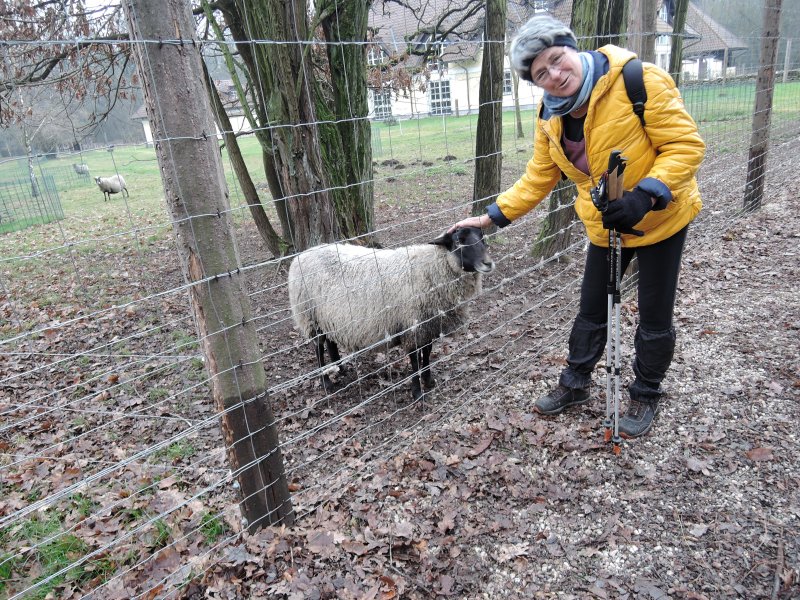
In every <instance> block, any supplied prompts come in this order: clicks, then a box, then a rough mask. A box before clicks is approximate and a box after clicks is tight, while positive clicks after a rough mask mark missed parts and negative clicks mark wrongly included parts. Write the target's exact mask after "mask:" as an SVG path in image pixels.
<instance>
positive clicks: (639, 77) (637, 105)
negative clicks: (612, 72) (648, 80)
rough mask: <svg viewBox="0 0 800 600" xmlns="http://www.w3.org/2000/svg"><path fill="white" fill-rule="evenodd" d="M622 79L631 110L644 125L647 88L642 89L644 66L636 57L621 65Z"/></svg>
mask: <svg viewBox="0 0 800 600" xmlns="http://www.w3.org/2000/svg"><path fill="white" fill-rule="evenodd" d="M622 79H623V80H624V81H625V91H626V92H628V98H629V99H630V101H631V104H632V105H633V112H634V113H635V114H636V116H637V117H639V121H641V123H642V127H644V105H645V103H646V102H647V90H645V89H644V67H642V61H641V60H639V59H638V58H632V59H631V60H629V61H628V62H626V63H625V65H624V66H623V67H622Z"/></svg>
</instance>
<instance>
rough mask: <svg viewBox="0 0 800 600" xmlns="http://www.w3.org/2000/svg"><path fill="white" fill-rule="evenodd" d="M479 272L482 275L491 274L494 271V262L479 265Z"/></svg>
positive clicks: (484, 262) (487, 261)
mask: <svg viewBox="0 0 800 600" xmlns="http://www.w3.org/2000/svg"><path fill="white" fill-rule="evenodd" d="M478 271H480V272H481V273H491V272H492V271H494V261H493V260H484V261H483V262H481V264H480V265H478Z"/></svg>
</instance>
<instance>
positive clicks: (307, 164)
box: [227, 0, 338, 251]
mask: <svg viewBox="0 0 800 600" xmlns="http://www.w3.org/2000/svg"><path fill="white" fill-rule="evenodd" d="M227 8H228V9H230V8H231V7H230V6H228V7H227ZM234 8H235V10H234V12H232V13H229V14H230V15H231V18H232V19H233V20H236V19H238V22H236V23H235V24H231V31H232V33H233V34H234V36H236V35H243V36H244V38H245V39H238V40H237V41H239V42H240V43H239V44H238V48H239V49H240V52H241V49H242V47H244V46H250V47H249V49H248V50H247V51H246V53H245V54H244V55H243V56H242V57H243V59H244V60H245V64H248V61H249V64H250V65H251V66H250V69H251V78H253V79H254V80H255V81H256V83H257V85H255V86H254V89H255V90H256V94H257V97H258V102H259V103H260V107H259V108H258V114H259V120H260V125H261V126H262V127H268V128H269V129H270V135H269V138H268V139H267V137H266V136H262V137H261V138H260V140H262V141H261V143H262V147H264V148H265V151H266V152H267V153H268V154H269V156H270V157H271V158H272V159H273V161H274V169H275V175H276V178H277V180H278V182H279V184H280V188H281V191H282V193H283V196H282V199H283V200H285V202H286V214H287V215H288V217H289V223H288V231H284V232H283V235H284V238H286V239H287V240H289V241H290V242H291V243H292V246H293V247H294V250H296V251H301V250H305V249H306V248H309V247H311V246H315V245H317V244H320V243H323V242H330V241H333V240H334V239H336V237H337V235H338V227H337V223H336V214H335V209H334V205H333V201H332V198H331V194H330V183H329V180H328V178H327V174H326V169H325V165H324V162H323V159H322V154H321V144H322V142H321V140H320V136H319V129H318V118H317V113H316V103H315V98H314V92H313V89H314V80H313V73H312V57H311V55H310V52H308V51H307V49H308V45H307V44H305V43H304V42H307V41H308V40H309V35H308V23H307V19H306V16H305V15H306V12H307V11H306V9H307V6H306V3H305V1H304V0H290V1H287V2H284V1H282V0H264V1H262V2H247V1H246V0H236V1H235V2H234ZM259 39H267V40H271V41H274V42H278V43H270V44H249V43H247V42H249V41H250V40H259ZM267 143H271V146H267V145H266V144H267Z"/></svg>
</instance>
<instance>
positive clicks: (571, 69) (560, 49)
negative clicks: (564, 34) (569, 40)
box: [531, 46, 583, 98]
mask: <svg viewBox="0 0 800 600" xmlns="http://www.w3.org/2000/svg"><path fill="white" fill-rule="evenodd" d="M531 79H532V80H533V83H534V84H536V85H538V86H539V87H540V88H542V89H543V90H544V91H545V92H547V93H548V94H550V95H551V96H558V97H560V98H566V97H567V96H572V95H573V94H576V93H577V92H578V90H579V89H580V87H581V83H582V81H583V66H582V65H581V58H580V56H579V55H578V52H577V51H576V50H574V49H573V48H570V47H569V46H550V47H549V48H548V49H547V50H545V51H544V52H542V53H541V54H540V55H539V56H537V57H536V58H535V59H534V60H533V63H531Z"/></svg>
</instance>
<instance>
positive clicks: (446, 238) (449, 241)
mask: <svg viewBox="0 0 800 600" xmlns="http://www.w3.org/2000/svg"><path fill="white" fill-rule="evenodd" d="M429 243H431V244H433V245H435V246H444V247H445V248H447V249H448V250H452V249H453V248H454V247H455V242H454V240H453V234H452V233H448V232H447V231H445V232H444V233H443V234H442V235H440V236H439V237H437V238H436V239H435V240H433V241H431V242H429Z"/></svg>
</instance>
